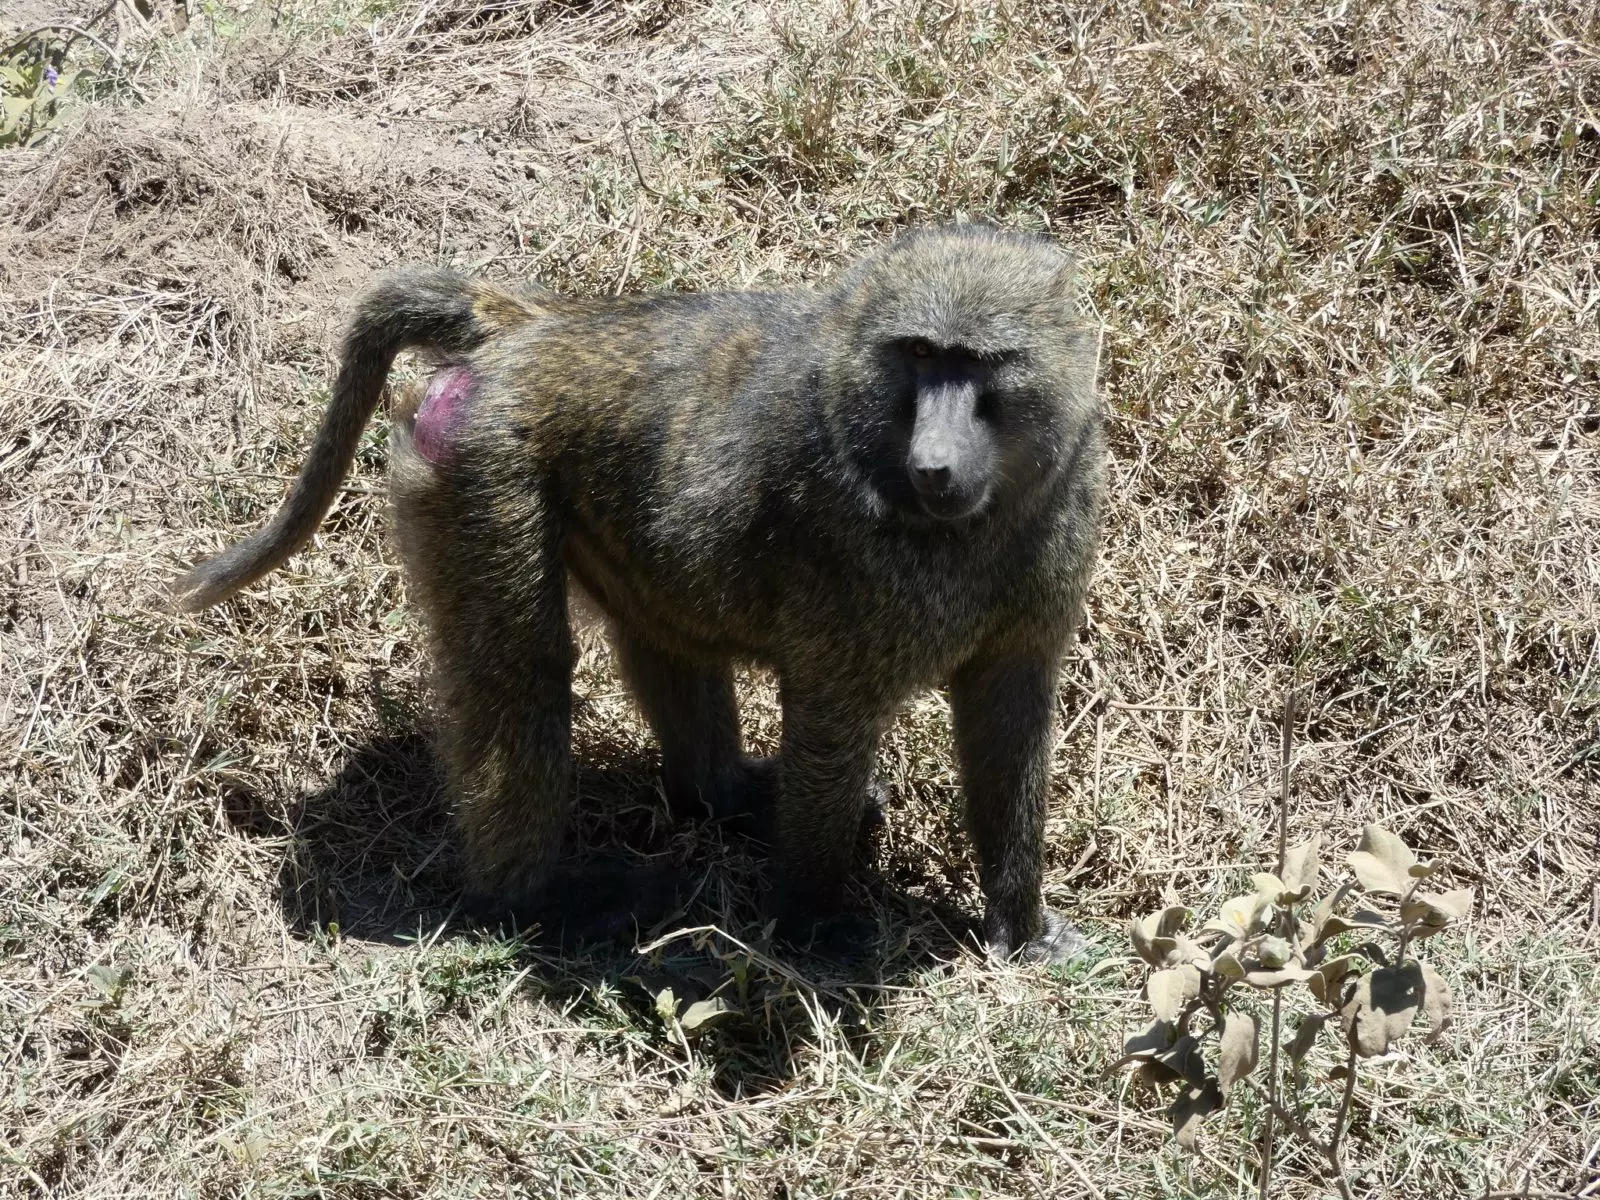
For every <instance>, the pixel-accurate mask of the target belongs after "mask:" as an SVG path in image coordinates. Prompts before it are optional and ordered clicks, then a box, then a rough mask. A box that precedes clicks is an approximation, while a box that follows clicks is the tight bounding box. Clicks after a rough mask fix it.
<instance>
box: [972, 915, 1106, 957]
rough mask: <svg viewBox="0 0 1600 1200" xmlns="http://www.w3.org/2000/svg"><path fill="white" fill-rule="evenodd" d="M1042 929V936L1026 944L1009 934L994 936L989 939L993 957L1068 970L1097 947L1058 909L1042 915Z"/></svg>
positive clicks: (990, 952)
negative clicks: (1072, 963)
mask: <svg viewBox="0 0 1600 1200" xmlns="http://www.w3.org/2000/svg"><path fill="white" fill-rule="evenodd" d="M1040 925H1041V928H1040V930H1039V933H1038V935H1037V936H1036V937H1033V938H1029V939H1028V940H1026V941H1022V940H1021V939H1014V938H1012V937H1010V936H1008V935H1007V932H1006V931H1000V932H998V933H991V934H990V935H989V939H988V940H989V954H990V956H991V957H993V958H995V959H997V960H999V961H1000V962H1005V961H1007V960H1009V959H1013V958H1014V959H1016V960H1018V961H1020V962H1026V963H1047V964H1049V965H1051V966H1064V965H1065V964H1067V963H1070V962H1075V961H1077V960H1079V959H1081V958H1083V957H1084V956H1085V955H1086V954H1087V953H1088V951H1089V947H1090V946H1091V945H1092V944H1093V943H1092V942H1090V941H1089V939H1088V938H1087V937H1085V936H1084V934H1083V933H1082V932H1081V931H1080V930H1079V929H1078V927H1077V926H1076V925H1074V924H1072V923H1071V922H1070V921H1068V920H1067V919H1066V918H1065V917H1064V916H1062V915H1061V914H1060V913H1058V912H1056V911H1055V910H1054V909H1049V908H1047V909H1044V910H1043V911H1042V912H1041V914H1040ZM1019 943H1020V944H1019Z"/></svg>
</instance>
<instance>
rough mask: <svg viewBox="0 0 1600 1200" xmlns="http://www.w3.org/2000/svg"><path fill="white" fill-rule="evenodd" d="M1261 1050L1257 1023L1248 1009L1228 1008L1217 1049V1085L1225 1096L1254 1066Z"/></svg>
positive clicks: (1259, 1030)
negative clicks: (1231, 1009) (1229, 1011)
mask: <svg viewBox="0 0 1600 1200" xmlns="http://www.w3.org/2000/svg"><path fill="white" fill-rule="evenodd" d="M1260 1052H1261V1023H1260V1022H1259V1021H1257V1020H1256V1018H1255V1016H1254V1015H1253V1014H1251V1013H1244V1012H1231V1013H1229V1014H1228V1015H1227V1016H1226V1017H1224V1018H1223V1022H1222V1042H1221V1045H1220V1046H1219V1047H1218V1051H1217V1085H1218V1087H1219V1088H1220V1089H1221V1091H1222V1098H1223V1099H1224V1100H1226V1099H1227V1098H1228V1093H1229V1092H1231V1091H1232V1090H1233V1085H1234V1084H1235V1083H1237V1082H1238V1081H1239V1080H1241V1079H1243V1078H1244V1077H1245V1076H1246V1075H1248V1074H1250V1072H1251V1071H1254V1070H1255V1069H1256V1062H1257V1060H1258V1059H1259V1057H1260Z"/></svg>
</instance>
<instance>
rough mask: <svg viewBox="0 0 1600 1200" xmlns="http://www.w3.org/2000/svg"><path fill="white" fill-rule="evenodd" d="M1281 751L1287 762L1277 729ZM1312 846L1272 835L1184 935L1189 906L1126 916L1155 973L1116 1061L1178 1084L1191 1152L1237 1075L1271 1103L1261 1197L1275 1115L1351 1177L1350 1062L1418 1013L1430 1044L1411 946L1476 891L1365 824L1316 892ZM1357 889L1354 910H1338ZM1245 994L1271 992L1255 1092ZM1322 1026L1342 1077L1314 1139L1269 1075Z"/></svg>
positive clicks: (1296, 1060)
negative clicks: (1142, 1024) (1139, 1024)
mask: <svg viewBox="0 0 1600 1200" xmlns="http://www.w3.org/2000/svg"><path fill="white" fill-rule="evenodd" d="M1284 757H1285V763H1287V757H1288V755H1287V737H1286V738H1285V756H1284ZM1285 773H1286V775H1287V771H1286V772H1285ZM1285 791H1286V792H1287V781H1286V782H1285ZM1320 843H1321V838H1320V836H1314V837H1312V838H1311V839H1310V840H1309V841H1306V842H1304V843H1302V844H1301V845H1298V846H1295V847H1293V848H1289V849H1283V848H1282V847H1283V839H1282V837H1281V836H1280V841H1279V845H1280V852H1279V854H1280V861H1279V866H1278V870H1277V871H1275V872H1262V873H1260V874H1257V875H1256V876H1254V880H1253V882H1254V884H1255V887H1254V890H1253V891H1251V892H1249V893H1247V894H1245V895H1242V896H1235V897H1233V898H1232V899H1231V900H1228V901H1226V902H1225V903H1224V904H1223V905H1222V907H1221V909H1220V911H1219V912H1218V913H1217V915H1216V916H1215V917H1213V918H1211V919H1210V920H1208V921H1206V922H1204V923H1203V924H1202V925H1200V927H1199V928H1198V930H1195V931H1194V932H1193V933H1190V932H1188V931H1189V930H1190V928H1191V926H1192V923H1193V920H1194V916H1195V914H1194V911H1193V910H1192V909H1190V908H1186V907H1184V906H1182V905H1173V906H1170V907H1167V908H1164V909H1162V910H1161V911H1160V912H1156V913H1152V914H1150V915H1149V916H1146V917H1143V918H1140V919H1137V920H1135V921H1133V923H1132V928H1131V931H1130V932H1131V936H1132V940H1133V946H1134V949H1135V951H1137V953H1138V955H1139V957H1140V958H1142V959H1144V961H1145V962H1146V963H1148V964H1149V965H1150V966H1151V967H1152V968H1154V969H1153V971H1152V973H1151V975H1150V977H1149V981H1148V983H1147V985H1146V994H1147V996H1148V997H1149V1001H1150V1006H1151V1008H1152V1009H1153V1010H1154V1012H1155V1020H1154V1021H1153V1022H1152V1023H1151V1024H1150V1026H1149V1027H1148V1028H1146V1029H1144V1030H1143V1031H1142V1032H1140V1033H1138V1034H1136V1035H1135V1036H1133V1037H1131V1038H1129V1039H1128V1042H1127V1044H1126V1045H1125V1046H1124V1048H1123V1057H1122V1058H1121V1059H1120V1060H1118V1062H1117V1063H1116V1064H1114V1066H1115V1067H1131V1068H1132V1069H1133V1071H1134V1074H1135V1077H1136V1079H1137V1080H1138V1081H1139V1082H1140V1083H1141V1084H1143V1085H1146V1086H1149V1087H1153V1088H1158V1089H1159V1088H1163V1087H1169V1086H1171V1085H1174V1084H1175V1085H1177V1094H1176V1096H1175V1098H1174V1099H1173V1101H1172V1103H1171V1106H1170V1108H1169V1110H1168V1111H1169V1113H1170V1115H1171V1117H1172V1127H1173V1134H1174V1136H1175V1137H1176V1139H1177V1141H1178V1143H1179V1144H1180V1145H1182V1146H1184V1147H1185V1148H1190V1149H1192V1148H1193V1147H1194V1144H1195V1137H1196V1134H1197V1133H1198V1131H1199V1128H1200V1124H1201V1122H1202V1121H1203V1120H1204V1118H1205V1117H1206V1116H1208V1115H1209V1114H1211V1113H1213V1112H1216V1111H1217V1110H1218V1109H1221V1108H1222V1107H1224V1106H1225V1105H1226V1104H1227V1103H1228V1101H1229V1099H1230V1098H1231V1096H1232V1094H1233V1092H1234V1091H1235V1090H1236V1089H1237V1088H1238V1087H1239V1086H1240V1084H1241V1083H1248V1084H1249V1086H1250V1087H1252V1088H1254V1089H1255V1090H1256V1091H1257V1092H1258V1093H1260V1094H1261V1095H1262V1096H1263V1098H1264V1099H1265V1100H1266V1103H1267V1115H1266V1120H1265V1124H1264V1129H1263V1135H1262V1159H1261V1161H1262V1166H1261V1175H1260V1185H1261V1193H1260V1194H1261V1195H1262V1196H1265V1195H1266V1194H1267V1184H1268V1180H1269V1178H1270V1174H1271V1164H1272V1136H1273V1121H1274V1118H1278V1119H1280V1120H1282V1121H1283V1122H1284V1123H1285V1124H1286V1125H1287V1126H1288V1127H1289V1129H1290V1130H1291V1131H1293V1132H1294V1133H1295V1134H1296V1135H1297V1136H1298V1137H1300V1138H1302V1139H1303V1140H1305V1141H1306V1142H1307V1143H1308V1144H1310V1145H1311V1146H1312V1147H1313V1149H1315V1150H1316V1151H1317V1152H1319V1153H1320V1154H1321V1156H1322V1157H1323V1158H1324V1159H1325V1160H1326V1161H1327V1163H1328V1166H1329V1167H1330V1169H1331V1171H1332V1174H1333V1176H1334V1179H1335V1182H1336V1183H1337V1184H1338V1187H1339V1191H1340V1193H1341V1195H1343V1196H1344V1197H1346V1198H1347V1200H1348V1198H1349V1197H1350V1196H1351V1191H1350V1185H1349V1180H1348V1178H1347V1177H1346V1174H1345V1170H1344V1166H1343V1163H1342V1160H1341V1158H1340V1153H1339V1149H1340V1142H1341V1140H1342V1139H1343V1136H1344V1133H1345V1129H1346V1127H1347V1123H1348V1120H1349V1115H1350V1104H1351V1098H1352V1096H1353V1095H1354V1092H1355V1081H1356V1065H1357V1061H1358V1060H1360V1059H1369V1058H1374V1057H1376V1056H1378V1055H1381V1054H1386V1053H1388V1051H1389V1050H1390V1048H1391V1047H1392V1046H1393V1045H1394V1044H1395V1043H1396V1042H1397V1041H1398V1040H1400V1039H1401V1038H1402V1037H1404V1036H1405V1035H1406V1034H1407V1033H1408V1032H1409V1031H1410V1030H1411V1027H1412V1024H1413V1022H1414V1021H1415V1019H1416V1016H1417V1014H1418V1012H1421V1013H1423V1014H1424V1015H1425V1016H1426V1017H1427V1019H1428V1032H1427V1036H1426V1040H1427V1041H1429V1042H1432V1041H1433V1040H1435V1039H1437V1038H1438V1037H1439V1035H1440V1034H1442V1033H1443V1032H1444V1030H1445V1029H1446V1027H1447V1026H1448V1025H1449V1023H1450V989H1449V987H1448V985H1447V984H1446V983H1445V981H1444V979H1443V978H1442V977H1441V976H1440V975H1439V973H1438V972H1437V971H1436V970H1434V968H1433V967H1432V966H1431V965H1429V964H1428V963H1426V962H1423V961H1421V960H1419V959H1417V958H1415V957H1414V956H1413V955H1412V953H1411V951H1412V950H1413V948H1414V947H1415V946H1416V944H1417V943H1418V942H1420V941H1422V940H1423V939H1425V938H1429V937H1432V936H1433V935H1434V934H1436V933H1439V932H1440V931H1441V930H1443V929H1445V928H1447V927H1448V926H1449V925H1450V923H1451V922H1452V921H1455V920H1458V919H1459V918H1461V917H1464V916H1466V915H1467V913H1468V912H1469V911H1470V910H1471V907H1472V891H1471V889H1470V888H1463V889H1459V890H1455V891H1447V892H1443V893H1434V892H1429V891H1425V890H1423V888H1424V885H1425V882H1426V880H1427V879H1428V878H1429V876H1431V875H1432V874H1433V873H1434V870H1435V866H1434V865H1433V864H1430V863H1422V862H1419V861H1418V860H1417V857H1416V855H1415V854H1413V853H1412V852H1411V850H1410V849H1409V848H1408V847H1407V846H1406V844H1405V843H1404V842H1403V841H1401V840H1400V839H1399V838H1398V837H1396V836H1395V835H1394V834H1392V833H1390V832H1389V831H1388V830H1386V829H1384V828H1382V827H1381V826H1378V825H1368V826H1366V827H1365V828H1364V829H1363V831H1362V835H1361V842H1360V846H1359V848H1358V849H1357V850H1355V851H1354V852H1353V853H1352V854H1350V855H1349V857H1348V859H1347V862H1348V864H1349V867H1350V869H1351V871H1352V873H1353V875H1354V878H1353V879H1346V880H1345V881H1343V882H1341V883H1339V885H1338V886H1337V887H1336V888H1335V889H1334V890H1333V891H1332V892H1330V893H1328V894H1327V895H1325V896H1323V897H1322V898H1321V899H1317V898H1316V896H1315V892H1316V890H1317V883H1318V875H1319V871H1320V865H1321V864H1320V858H1319V851H1320ZM1358 889H1359V896H1360V899H1359V901H1358V902H1357V903H1356V904H1355V905H1354V906H1353V910H1352V911H1349V912H1345V911H1342V910H1344V909H1345V908H1346V904H1345V902H1346V901H1347V900H1348V899H1349V898H1350V897H1351V896H1352V894H1353V893H1356V892H1357V891H1358ZM1295 988H1303V989H1304V991H1305V992H1308V993H1309V994H1310V997H1311V999H1312V1000H1313V1001H1314V1002H1315V1004H1314V1007H1313V1008H1312V1011H1310V1012H1307V1013H1305V1014H1304V1015H1303V1016H1302V1017H1301V1018H1300V1021H1299V1023H1298V1025H1297V1027H1296V1029H1295V1033H1294V1036H1293V1037H1292V1038H1290V1039H1289V1042H1288V1044H1287V1045H1286V1046H1281V1047H1280V1043H1281V1037H1282V1033H1283V1028H1282V1026H1283V1016H1284V1012H1283V1001H1284V993H1285V991H1286V990H1289V989H1295ZM1252 993H1268V994H1270V995H1271V998H1272V1012H1271V1022H1272V1024H1271V1029H1270V1031H1269V1033H1268V1039H1267V1042H1268V1048H1269V1052H1270V1062H1269V1066H1268V1069H1267V1072H1266V1086H1265V1087H1264V1088H1263V1087H1262V1086H1261V1085H1259V1084H1257V1083H1256V1082H1255V1081H1254V1080H1253V1079H1252V1078H1251V1076H1252V1073H1253V1072H1255V1070H1256V1068H1257V1065H1258V1063H1259V1060H1260V1055H1261V1041H1262V1037H1261V1034H1262V1030H1261V1020H1260V1018H1259V1017H1258V1016H1257V1015H1256V1013H1254V1012H1252V1011H1249V1010H1248V1008H1247V1007H1246V1006H1245V1003H1243V1001H1244V999H1245V997H1247V996H1249V995H1251V994H1252ZM1325 1032H1327V1033H1331V1034H1333V1035H1335V1036H1337V1037H1340V1038H1342V1039H1343V1045H1344V1050H1345V1061H1344V1063H1343V1064H1342V1065H1340V1066H1337V1067H1335V1068H1334V1069H1333V1071H1332V1072H1331V1074H1330V1075H1329V1077H1328V1078H1329V1080H1330V1081H1342V1082H1343V1089H1344V1090H1343V1095H1342V1097H1341V1100H1340V1103H1339V1106H1338V1108H1337V1109H1336V1111H1335V1115H1334V1118H1333V1125H1332V1129H1331V1130H1330V1132H1329V1133H1328V1135H1327V1137H1326V1138H1321V1137H1318V1136H1317V1135H1316V1134H1315V1133H1313V1132H1312V1130H1311V1129H1310V1127H1309V1125H1308V1123H1307V1120H1306V1114H1305V1110H1304V1108H1303V1106H1302V1105H1300V1104H1299V1099H1300V1092H1299V1088H1298V1086H1297V1087H1296V1089H1295V1102H1296V1105H1295V1110H1294V1111H1291V1110H1290V1109H1289V1108H1287V1107H1285V1106H1284V1105H1283V1104H1282V1103H1280V1100H1279V1089H1278V1082H1279V1074H1280V1073H1279V1059H1280V1049H1281V1052H1282V1053H1283V1054H1286V1055H1287V1056H1288V1059H1289V1062H1290V1063H1291V1065H1292V1070H1293V1073H1294V1078H1295V1081H1296V1083H1297V1085H1298V1084H1299V1083H1300V1082H1301V1080H1302V1079H1303V1074H1304V1072H1303V1068H1304V1063H1305V1059H1306V1056H1307V1054H1308V1053H1309V1052H1310V1051H1311V1049H1312V1047H1313V1046H1315V1045H1316V1043H1317V1041H1318V1040H1319V1038H1321V1037H1322V1036H1323V1035H1324V1033H1325ZM1208 1045H1209V1046H1210V1047H1211V1048H1210V1051H1209V1055H1208ZM1208 1058H1209V1061H1208ZM1211 1063H1214V1064H1215V1065H1214V1066H1212V1065H1211Z"/></svg>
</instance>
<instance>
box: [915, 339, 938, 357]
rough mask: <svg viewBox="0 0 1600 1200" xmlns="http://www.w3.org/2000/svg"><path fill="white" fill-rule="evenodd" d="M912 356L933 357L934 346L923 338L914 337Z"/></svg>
mask: <svg viewBox="0 0 1600 1200" xmlns="http://www.w3.org/2000/svg"><path fill="white" fill-rule="evenodd" d="M911 357H912V358H932V357H933V347H932V346H930V345H929V344H928V343H927V341H926V340H924V339H923V338H912V339H911Z"/></svg>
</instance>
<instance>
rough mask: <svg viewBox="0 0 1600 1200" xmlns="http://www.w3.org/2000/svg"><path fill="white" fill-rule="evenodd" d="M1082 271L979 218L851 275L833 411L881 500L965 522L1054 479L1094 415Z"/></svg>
mask: <svg viewBox="0 0 1600 1200" xmlns="http://www.w3.org/2000/svg"><path fill="white" fill-rule="evenodd" d="M1074 279H1075V276H1074V267H1073V260H1072V258H1071V257H1070V256H1069V255H1067V254H1065V253H1063V252H1062V251H1060V250H1059V249H1057V248H1056V247H1055V246H1054V245H1052V244H1050V243H1048V242H1044V241H1042V240H1039V239H1032V238H1024V237H1018V236H1014V235H1006V234H1000V233H996V232H994V231H992V230H985V229H981V228H971V227H963V228H957V229H950V230H943V231H937V232H931V233H924V234H917V235H911V236H907V237H903V238H902V239H900V240H899V241H897V242H895V243H893V244H891V245H890V246H888V247H886V248H885V250H884V251H883V252H881V253H880V254H879V255H878V256H876V257H874V258H870V259H867V260H865V261H864V262H863V263H862V264H861V265H860V266H858V267H857V268H856V269H854V270H853V271H852V272H850V273H849V274H847V275H846V276H845V277H844V278H843V279H842V281H841V283H840V285H839V290H838V292H837V295H838V296H839V300H838V308H837V309H836V311H835V314H834V317H833V321H834V323H833V325H832V326H831V327H829V328H828V330H827V333H826V334H825V338H824V342H823V345H824V349H823V354H824V356H825V358H824V361H825V362H827V363H828V364H829V367H830V373H831V375H832V379H833V383H832V387H833V389H834V391H833V393H832V397H831V399H830V401H829V403H830V405H831V409H830V417H831V419H832V421H833V423H834V426H835V429H836V431H837V433H838V436H839V443H838V444H839V447H840V449H841V450H842V452H843V453H844V454H845V455H846V456H847V457H848V458H849V459H850V461H851V463H852V465H853V466H854V467H855V468H856V471H857V472H858V473H859V474H858V476H857V477H858V478H859V479H861V480H862V482H863V483H864V484H865V485H866V486H867V487H868V488H869V489H870V490H871V492H872V493H873V495H874V497H875V498H876V500H877V502H878V503H879V504H881V505H883V506H885V507H886V508H887V509H889V510H892V511H895V512H899V513H902V514H905V515H906V516H909V517H911V518H913V519H914V520H919V521H926V520H930V519H931V520H934V521H937V522H949V523H957V522H961V521H963V520H964V519H967V518H971V517H978V516H983V515H986V514H990V513H995V514H999V513H1003V512H1004V511H1006V509H1007V508H1008V507H1009V506H1012V505H1019V504H1026V502H1027V499H1026V498H1027V497H1028V496H1029V495H1030V494H1034V493H1037V492H1038V491H1039V490H1040V489H1042V488H1047V487H1049V486H1052V484H1053V481H1054V480H1055V479H1056V478H1057V475H1058V472H1059V471H1060V469H1061V466H1062V463H1063V461H1064V456H1065V455H1066V453H1067V450H1068V447H1069V446H1071V445H1072V444H1073V443H1074V441H1075V436H1076V431H1077V430H1078V429H1079V428H1080V427H1081V426H1082V425H1083V423H1084V422H1085V421H1086V420H1088V419H1090V416H1091V413H1092V395H1093V376H1094V346H1093V337H1092V335H1091V334H1090V333H1089V332H1088V331H1087V330H1085V329H1083V328H1081V327H1079V325H1078V323H1077V321H1076V315H1075V309H1074V304H1073V297H1074V295H1075V282H1074ZM828 338H832V339H834V340H833V341H832V342H831V343H830V342H829V341H828V340H827V339H828Z"/></svg>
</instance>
